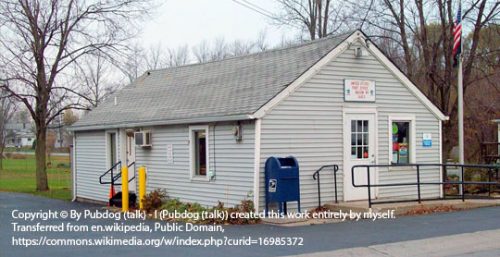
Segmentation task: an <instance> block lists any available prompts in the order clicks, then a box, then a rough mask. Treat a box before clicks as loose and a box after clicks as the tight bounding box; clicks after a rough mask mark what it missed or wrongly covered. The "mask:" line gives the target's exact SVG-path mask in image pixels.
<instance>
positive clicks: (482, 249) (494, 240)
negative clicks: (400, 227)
mask: <svg viewBox="0 0 500 257" xmlns="http://www.w3.org/2000/svg"><path fill="white" fill-rule="evenodd" d="M499 242H500V229H495V230H484V231H477V232H473V233H463V234H457V235H451V236H441V237H431V238H426V239H420V240H410V241H403V242H396V243H388V244H379V245H371V246H365V247H355V248H347V249H341V250H334V251H327V252H319V253H307V254H301V255H294V257H306V256H307V257H343V256H373V257H392V256H394V257H396V256H398V257H399V256H413V257H433V256H436V257H445V256H476V257H479V256H484V257H491V256H500V243H499ZM290 257H291V256H290Z"/></svg>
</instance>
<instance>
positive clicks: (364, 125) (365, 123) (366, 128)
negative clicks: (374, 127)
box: [363, 120, 368, 132]
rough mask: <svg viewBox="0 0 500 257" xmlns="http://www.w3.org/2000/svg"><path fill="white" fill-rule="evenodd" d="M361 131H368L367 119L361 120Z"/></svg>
mask: <svg viewBox="0 0 500 257" xmlns="http://www.w3.org/2000/svg"><path fill="white" fill-rule="evenodd" d="M363 129H364V130H363V132H368V121H367V120H364V121H363Z"/></svg>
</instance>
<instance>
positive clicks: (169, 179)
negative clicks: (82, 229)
mask: <svg viewBox="0 0 500 257" xmlns="http://www.w3.org/2000/svg"><path fill="white" fill-rule="evenodd" d="M445 119H447V117H446V116H445V115H444V114H443V113H442V112H441V111H440V110H439V109H438V108H437V107H436V106H434V105H433V104H432V103H431V102H430V101H429V100H428V99H427V98H426V97H425V96H424V94H423V93H422V92H421V91H419V90H418V88H417V87H416V86H415V85H414V84H413V83H412V82H411V81H410V80H409V79H408V78H407V77H406V76H405V75H404V74H403V73H402V72H401V71H400V70H399V69H398V68H397V67H396V66H395V65H394V64H393V63H392V62H391V61H390V60H389V59H388V58H387V57H386V56H384V54H383V53H382V52H381V51H380V50H379V49H378V48H377V46H376V45H374V44H373V43H372V42H371V41H369V40H368V39H367V38H366V36H365V35H364V34H363V33H362V32H361V31H355V32H353V33H350V34H346V35H342V36H338V37H329V38H324V39H320V40H316V41H312V42H310V43H306V44H303V45H299V46H294V47H290V48H284V49H276V50H270V51H266V52H262V53H257V54H251V55H248V56H242V57H235V58H229V59H225V60H222V61H216V62H209V63H201V64H193V65H187V66H182V67H175V68H168V69H161V70H153V71H148V72H147V73H146V74H144V75H143V76H141V77H140V78H138V79H137V80H136V81H135V82H134V83H132V84H131V85H129V86H126V87H125V88H123V89H122V90H120V91H118V92H116V93H115V94H114V95H112V96H110V97H109V98H108V100H107V101H105V102H103V103H102V104H101V105H100V106H98V107H97V108H95V109H94V110H93V111H91V112H89V113H88V114H87V115H86V116H84V117H82V119H80V120H79V121H78V122H76V123H75V124H74V126H73V127H72V130H73V131H74V156H73V158H74V160H75V165H74V172H73V182H74V191H73V194H74V198H75V199H76V200H89V199H90V200H93V201H101V202H106V201H107V200H108V192H109V185H101V184H100V183H99V177H100V176H101V175H102V174H104V173H105V172H106V171H107V170H108V169H110V168H111V167H113V166H114V165H115V164H116V163H118V162H120V161H121V163H122V164H123V165H125V164H126V165H131V164H132V163H135V167H138V166H140V165H144V166H145V167H146V169H147V190H148V191H151V190H153V189H156V188H163V189H166V191H167V193H168V195H169V196H170V197H176V198H179V199H180V200H182V201H187V202H198V203H200V204H203V205H215V204H216V203H217V202H218V201H221V202H224V203H225V204H226V205H229V206H231V205H235V204H238V203H239V202H240V201H241V200H244V199H252V200H253V201H254V202H255V205H256V206H257V208H259V209H261V208H262V207H263V205H264V193H265V185H266V181H264V165H265V162H266V159H267V158H269V157H271V156H279V157H285V156H290V155H292V156H294V157H295V158H297V160H298V164H299V169H300V196H301V203H302V206H303V207H305V208H311V207H315V206H316V204H317V187H316V181H315V180H313V177H312V175H313V173H314V172H315V171H316V170H317V169H318V168H319V167H321V166H323V165H327V164H337V165H339V167H340V170H339V173H338V180H337V184H336V185H335V184H334V183H333V174H332V173H331V172H330V173H324V174H322V179H321V181H322V185H321V190H322V199H323V200H325V201H333V197H334V189H335V187H336V188H337V190H338V191H339V200H341V201H354V200H363V199H366V198H367V189H366V188H355V187H353V186H352V178H351V172H350V170H351V167H352V166H353V165H356V164H391V163H393V164H404V163H441V160H442V158H441V152H442V151H441V147H442V145H441V141H442V134H441V126H442V125H441V124H442V121H443V120H445ZM137 132H141V133H137ZM136 142H137V143H139V145H137V144H136ZM131 167H133V166H131ZM115 174H116V173H115ZM133 175H134V172H130V178H132V176H133ZM358 175H359V176H360V177H357V178H356V181H358V183H363V181H365V182H366V179H367V178H366V177H364V176H363V175H362V174H358ZM358 175H357V176H358ZM441 176H442V172H441V170H440V168H439V167H436V168H431V167H425V168H422V170H421V179H422V181H434V182H439V181H442V177H441ZM371 179H372V180H373V181H377V182H378V183H384V182H412V183H413V182H415V171H414V170H413V169H412V168H408V167H391V168H384V169H382V168H380V169H378V170H376V171H375V173H374V176H373V177H371ZM133 182H134V181H133ZM133 182H132V183H133ZM130 188H131V189H134V188H135V186H134V185H131V187H130ZM372 193H373V194H372V195H374V196H375V197H377V198H405V197H415V196H416V194H417V192H416V190H415V188H414V187H391V188H378V189H374V190H373V192H372ZM441 194H442V190H441V187H440V186H438V185H429V186H423V187H422V197H423V198H435V197H438V196H440V195H441ZM291 207H292V208H293V206H291Z"/></svg>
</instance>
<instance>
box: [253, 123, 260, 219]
mask: <svg viewBox="0 0 500 257" xmlns="http://www.w3.org/2000/svg"><path fill="white" fill-rule="evenodd" d="M261 122H262V120H261V119H256V120H255V137H254V143H255V149H254V163H253V165H254V167H253V168H254V174H253V205H254V208H255V212H257V213H258V212H259V209H260V205H259V203H260V129H261Z"/></svg>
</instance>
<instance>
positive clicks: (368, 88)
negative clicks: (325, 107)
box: [344, 79, 375, 102]
mask: <svg viewBox="0 0 500 257" xmlns="http://www.w3.org/2000/svg"><path fill="white" fill-rule="evenodd" d="M344 100H345V101H350V102H375V81H372V80H354V79H346V80H344Z"/></svg>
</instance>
